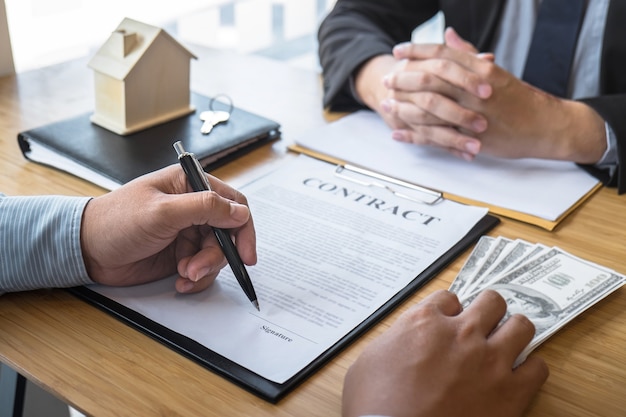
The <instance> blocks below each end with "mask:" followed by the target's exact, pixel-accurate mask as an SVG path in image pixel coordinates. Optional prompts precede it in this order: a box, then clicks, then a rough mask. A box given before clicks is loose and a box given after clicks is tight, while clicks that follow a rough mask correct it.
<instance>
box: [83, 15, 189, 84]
mask: <svg viewBox="0 0 626 417" xmlns="http://www.w3.org/2000/svg"><path fill="white" fill-rule="evenodd" d="M157 39H163V40H165V41H166V42H171V43H172V44H173V45H174V46H175V47H177V48H180V49H181V50H183V51H185V52H186V53H187V54H188V55H189V57H190V58H194V59H195V58H197V57H196V56H195V55H194V54H192V53H191V52H189V50H188V49H187V48H185V47H184V46H183V45H181V44H180V43H179V42H178V41H177V40H176V39H174V38H173V37H172V36H170V35H169V34H168V33H167V32H166V31H164V30H163V29H161V28H159V27H156V26H151V25H148V24H145V23H142V22H138V21H136V20H133V19H129V18H124V20H123V21H122V23H120V25H119V26H118V27H117V29H115V31H113V33H111V36H110V37H109V39H108V40H107V41H106V42H105V43H104V44H103V45H102V46H101V47H100V49H99V50H98V52H97V53H96V54H95V55H94V56H93V58H92V59H91V60H90V61H89V64H88V65H89V67H90V68H92V69H93V70H95V71H98V72H101V73H104V74H107V75H108V76H110V77H112V78H114V79H117V80H124V79H126V76H127V75H128V74H129V73H130V72H131V70H132V69H133V67H134V66H135V64H136V63H137V62H139V60H140V59H141V57H142V56H143V54H144V53H145V52H146V50H147V49H148V48H149V47H150V45H152V44H153V43H154V42H155V40H157Z"/></svg>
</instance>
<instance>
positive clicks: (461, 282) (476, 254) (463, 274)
mask: <svg viewBox="0 0 626 417" xmlns="http://www.w3.org/2000/svg"><path fill="white" fill-rule="evenodd" d="M495 240H496V238H493V237H490V236H481V238H480V239H479V240H478V243H476V246H475V247H474V250H473V251H472V253H470V255H469V257H468V258H467V260H466V261H465V264H464V265H463V266H462V267H461V270H460V271H459V273H458V275H457V276H456V278H455V279H454V282H452V285H450V288H449V289H448V290H449V291H450V292H453V293H455V294H457V295H459V294H460V291H461V290H462V289H464V288H465V286H466V282H469V280H470V279H471V277H472V275H473V274H474V272H475V271H476V270H477V269H478V268H479V267H480V265H481V264H482V262H483V260H484V258H485V257H486V256H487V254H488V253H489V249H490V248H491V245H492V244H493V243H494V242H495Z"/></svg>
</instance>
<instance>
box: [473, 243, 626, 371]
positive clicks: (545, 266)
mask: <svg viewBox="0 0 626 417" xmlns="http://www.w3.org/2000/svg"><path fill="white" fill-rule="evenodd" d="M624 283H626V277H624V276H623V275H620V274H618V273H616V272H615V271H612V270H609V269H607V268H603V267H601V266H599V265H596V264H593V263H591V262H587V261H584V260H582V259H580V258H578V257H576V256H573V255H571V254H569V253H567V252H565V251H563V250H561V249H559V248H551V249H550V250H548V251H547V252H545V253H543V254H542V255H540V256H538V257H535V258H534V259H532V260H531V261H530V262H528V263H526V264H523V265H521V266H520V267H518V268H517V269H514V270H512V271H510V272H508V273H506V274H505V275H503V276H501V277H500V278H498V279H497V280H496V281H493V282H491V283H490V284H489V285H488V286H486V287H484V288H483V289H481V290H479V291H475V292H473V293H471V294H470V295H469V296H467V297H466V298H464V299H463V300H462V304H463V305H464V306H467V305H469V304H470V303H471V302H472V301H473V300H474V299H475V298H476V296H477V295H478V294H479V293H480V292H481V291H483V290H484V289H485V288H489V289H493V290H495V291H497V292H498V293H499V294H500V295H502V297H504V299H505V300H506V302H507V306H508V307H507V313H506V315H505V317H504V319H503V320H506V319H508V317H510V315H511V314H514V313H521V314H523V315H525V316H526V317H528V318H529V319H530V321H532V322H533V324H534V325H535V336H534V338H533V340H532V341H531V343H530V344H529V345H528V347H527V348H526V349H525V350H524V351H523V352H522V354H521V355H520V357H519V358H518V362H517V363H521V361H523V360H525V358H526V356H527V355H528V354H529V353H530V352H531V351H532V350H534V349H535V348H536V347H537V346H539V345H540V344H541V343H543V341H545V340H546V339H547V338H549V337H550V336H551V335H552V334H554V333H555V332H556V331H558V330H559V329H560V328H561V327H563V326H564V325H565V324H567V323H568V322H569V321H571V320H572V319H573V318H574V317H576V316H578V315H579V314H580V313H582V312H583V311H585V310H586V309H587V308H589V307H590V306H592V305H593V304H595V303H597V302H598V301H599V300H601V299H603V298H604V297H606V296H607V295H609V294H610V293H612V292H613V291H615V290H616V289H618V288H620V287H621V286H622V285H624Z"/></svg>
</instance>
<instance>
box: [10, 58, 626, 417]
mask: <svg viewBox="0 0 626 417" xmlns="http://www.w3.org/2000/svg"><path fill="white" fill-rule="evenodd" d="M197 52H198V55H199V56H200V57H201V58H200V59H199V61H198V62H197V63H195V66H194V67H193V68H192V86H193V88H194V89H195V90H197V91H199V92H200V93H203V94H206V95H215V94H217V93H227V94H229V95H230V96H231V97H232V98H233V100H234V102H235V103H236V105H238V106H241V107H242V108H245V109H248V110H251V111H254V112H257V113H259V114H262V115H264V116H267V117H270V118H273V119H275V120H277V121H279V122H280V123H281V124H282V125H283V132H284V135H283V140H282V141H280V142H278V143H275V144H273V145H268V146H265V147H263V148H261V149H258V150H256V151H254V152H253V153H251V154H250V155H247V156H245V157H243V158H241V159H240V160H237V161H236V162H234V163H232V164H230V165H228V166H226V167H223V168H221V169H219V170H217V171H216V172H215V174H216V175H218V176H220V177H221V178H223V179H225V180H227V181H231V182H235V183H238V182H239V181H243V180H246V179H250V178H252V177H254V176H256V175H258V174H259V173H260V172H262V171H263V170H265V169H266V167H267V165H268V163H270V162H271V161H275V160H278V159H279V158H282V157H284V156H285V145H286V144H288V143H290V142H291V141H292V140H293V138H294V137H295V136H296V135H298V134H299V133H300V132H303V131H305V130H307V129H311V128H314V127H316V126H319V125H321V124H323V123H326V122H327V120H326V119H325V117H324V114H323V113H322V111H321V82H320V79H319V76H318V75H317V74H314V73H310V72H307V71H303V70H297V69H294V68H291V67H287V66H285V65H283V64H280V63H276V62H272V61H268V60H265V59H263V58H258V57H251V56H245V57H244V56H239V55H235V54H230V53H226V52H216V51H197ZM92 97H93V92H92V81H91V73H90V71H89V70H88V69H87V67H86V60H79V61H75V62H71V63H67V64H63V65H59V66H55V67H51V68H46V69H42V70H38V71H35V72H31V73H25V74H20V75H17V76H9V77H5V78H0V165H1V166H2V169H1V170H0V190H1V191H2V192H4V193H6V194H50V193H59V194H71V195H98V194H101V193H103V192H104V191H103V190H102V189H100V188H98V187H96V186H94V185H91V184H89V183H87V182H84V181H82V180H80V179H77V178H73V177H71V176H69V175H66V174H63V173H60V172H57V171H55V170H52V169H49V168H45V167H43V166H39V165H37V164H34V163H30V162H27V161H26V160H25V159H23V157H22V155H21V153H20V151H19V149H18V147H17V141H16V135H17V133H18V131H20V130H25V129H29V128H33V127H36V126H39V125H42V124H45V123H48V122H52V121H56V120H60V119H63V118H65V117H69V116H73V115H76V114H79V113H83V112H86V111H90V109H92V108H93V103H92V99H93V98H92ZM72 139H73V138H68V140H72ZM555 192H558V190H557V189H555ZM624 198H626V197H618V196H617V195H616V193H615V191H614V190H612V189H603V190H601V191H600V192H599V193H598V194H597V195H595V196H594V197H593V198H592V199H591V200H590V201H588V202H587V203H586V204H585V205H584V206H583V207H581V208H580V209H579V210H577V211H576V212H575V213H573V214H572V215H571V216H570V217H569V218H568V219H566V220H565V221H564V223H563V224H562V225H561V226H560V227H559V228H558V229H557V230H556V231H554V232H546V231H544V230H540V229H538V228H535V227H533V226H529V225H525V224H522V223H518V222H515V221H510V220H506V219H505V220H503V222H502V223H501V225H499V226H498V227H497V228H496V229H495V230H494V231H493V232H492V235H494V236H497V235H503V236H506V237H509V238H518V237H519V238H523V239H526V240H529V241H533V242H541V243H544V244H546V245H558V246H560V247H562V248H563V249H565V250H567V251H571V252H572V253H574V254H576V255H579V256H582V257H584V258H586V259H589V260H592V261H595V262H598V263H600V264H603V265H606V266H608V267H610V268H614V269H616V270H618V271H620V272H622V273H625V272H626V261H625V260H624V259H625V258H624V257H625V256H626V227H625V226H626V209H625V208H624V205H625V204H626V200H624ZM464 259H465V256H463V257H461V258H459V259H458V260H457V261H455V262H454V263H453V264H452V265H451V266H450V267H449V268H447V270H446V271H444V272H443V273H442V274H440V276H439V277H437V278H436V279H435V280H434V281H432V282H431V283H430V284H428V285H427V286H426V287H425V288H423V289H422V290H421V291H420V292H418V293H417V294H415V295H414V296H413V297H412V299H411V300H410V301H408V302H406V303H405V304H404V305H402V306H401V307H400V308H398V309H397V310H396V311H395V312H394V313H392V314H391V315H390V316H389V317H388V318H387V319H385V320H384V321H383V322H382V323H380V324H379V325H378V326H376V327H375V328H374V329H373V330H371V331H370V332H369V333H368V334H366V335H365V336H364V337H362V338H361V339H360V340H358V341H357V342H355V343H354V344H353V345H351V346H350V347H349V348H347V349H346V350H344V351H343V352H342V353H341V354H339V355H338V356H337V357H336V358H335V359H334V360H332V362H331V363H329V364H328V365H327V366H325V367H324V368H323V369H321V370H320V371H319V372H317V373H316V374H314V375H313V376H312V377H311V378H309V379H308V380H307V381H305V382H304V383H303V384H302V385H301V386H300V387H298V388H297V389H296V390H295V391H294V392H293V393H291V394H290V395H288V396H287V397H286V398H285V399H284V400H282V401H281V402H280V403H278V404H277V405H272V404H269V403H266V402H264V401H262V400H260V399H258V398H257V397H255V396H254V395H252V394H249V393H248V392H246V391H244V390H242V389H240V388H239V387H237V386H235V385H233V384H232V383H230V382H228V381H226V380H225V379H223V378H221V377H219V376H217V375H215V374H213V373H211V372H210V371H208V370H206V369H204V368H202V367H200V366H198V365H196V364H195V363H194V362H192V361H190V360H188V359H186V358H184V357H182V356H180V355H179V354H177V353H175V352H173V351H172V350H170V349H168V348H166V347H164V346H163V345H161V344H159V343H158V342H155V341H154V340H152V339H150V338H149V337H147V336H144V335H143V334H141V333H139V332H138V331H135V330H133V329H131V328H130V327H128V326H126V325H124V324H122V323H121V322H119V321H117V320H116V319H114V318H112V317H110V316H108V315H107V314H105V313H103V312H101V311H99V310H97V309H96V308H94V307H91V306H90V305H87V304H86V303H84V302H82V301H80V300H78V299H76V298H74V297H73V296H71V295H70V294H68V293H67V292H65V291H63V290H43V291H34V292H26V293H20V294H7V295H4V296H2V297H0V361H2V362H3V363H5V364H7V365H9V366H10V367H12V368H13V369H15V370H16V371H18V372H19V373H21V374H22V375H24V376H25V377H27V378H28V379H30V380H32V381H34V382H36V383H37V384H39V385H40V386H42V387H44V388H45V389H47V390H48V391H50V392H51V393H52V394H54V395H56V396H57V397H59V398H61V399H62V400H64V401H66V402H67V403H69V404H71V405H73V406H74V407H75V408H77V409H79V410H81V411H83V412H85V413H87V414H90V415H95V416H115V417H118V416H125V415H128V416H142V417H149V416H186V417H189V416H203V417H206V416H233V415H245V416H257V417H258V416H325V417H326V416H338V415H340V401H341V389H342V388H341V387H342V382H343V376H344V373H345V371H346V369H347V367H348V366H349V365H350V363H352V361H353V360H354V359H355V358H356V357H357V355H358V354H359V352H360V351H361V350H362V349H363V347H364V346H365V345H366V344H367V343H368V342H369V341H370V340H372V338H374V337H375V336H377V335H379V334H380V333H381V332H382V331H383V330H385V329H386V328H387V327H388V326H389V324H390V323H392V322H393V320H394V319H395V318H396V317H397V315H398V314H399V313H400V312H401V311H403V310H405V309H406V308H407V306H409V305H411V304H413V303H414V302H417V301H419V300H420V299H422V298H423V297H424V296H425V295H426V294H429V293H430V292H432V291H433V290H435V289H440V288H447V287H448V286H449V284H450V282H451V280H452V279H453V278H454V276H455V275H456V274H457V272H458V270H459V268H460V267H461V266H462V264H463V262H464ZM537 354H539V355H542V356H543V357H544V358H546V360H547V361H548V364H549V366H550V369H551V376H550V378H549V380H548V382H547V383H546V384H545V386H544V387H543V389H542V390H541V392H540V394H539V395H538V397H537V398H536V400H535V401H534V402H533V404H532V406H531V407H530V409H529V410H528V412H527V415H528V416H542V417H550V416H555V417H556V416H623V415H624V414H625V413H626V292H625V290H623V289H622V290H620V291H617V292H616V293H614V294H613V295H611V296H610V297H609V298H608V299H606V300H604V301H602V302H601V303H600V304H599V305H597V306H595V307H593V308H592V309H591V310H590V311H588V312H587V313H586V314H583V315H582V317H580V318H578V319H577V320H575V321H574V322H572V323H571V324H569V325H568V326H567V327H566V328H565V329H563V330H562V331H561V332H559V333H558V334H556V335H555V336H553V337H552V338H551V339H549V340H548V341H547V342H546V343H545V344H544V345H543V346H542V347H540V348H539V349H538V351H537Z"/></svg>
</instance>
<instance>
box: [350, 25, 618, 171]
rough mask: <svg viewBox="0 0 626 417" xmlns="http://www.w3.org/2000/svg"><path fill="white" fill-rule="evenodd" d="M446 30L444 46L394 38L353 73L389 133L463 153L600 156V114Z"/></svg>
mask: <svg viewBox="0 0 626 417" xmlns="http://www.w3.org/2000/svg"><path fill="white" fill-rule="evenodd" d="M444 37H445V44H443V45H439V44H413V43H403V44H399V45H397V46H396V47H395V48H394V49H393V56H391V55H381V56H379V57H376V58H374V59H372V60H370V61H368V62H367V63H366V64H365V65H364V66H363V67H362V69H361V70H360V71H359V73H358V74H357V77H356V80H355V86H356V90H357V93H358V94H359V95H360V97H361V98H362V99H363V100H364V101H365V103H366V104H367V105H368V106H369V107H371V108H372V109H374V110H376V111H377V112H378V113H380V114H381V116H382V117H383V119H384V120H385V122H386V123H387V124H388V125H389V126H390V127H391V128H392V129H393V132H392V138H393V139H395V140H398V141H401V142H408V143H414V144H417V145H432V146H436V147H440V148H444V149H446V150H448V151H450V152H451V153H453V154H454V155H457V156H459V157H461V158H463V159H466V160H473V159H474V158H475V157H476V155H477V154H479V153H485V154H489V155H493V156H498V157H505V158H525V157H534V158H547V159H559V160H569V161H574V162H578V163H595V162H597V161H598V160H599V159H600V158H601V157H602V155H603V154H604V151H605V150H606V133H605V128H604V120H603V119H602V118H601V117H600V116H599V115H598V114H597V113H596V112H595V111H594V110H593V109H591V108H590V107H589V106H587V105H585V104H583V103H580V102H577V101H573V100H565V99H561V98H558V97H555V96H552V95H550V94H548V93H545V92H543V91H541V90H539V89H537V88H535V87H533V86H531V85H529V84H527V83H525V82H523V81H521V80H520V79H518V78H517V77H515V76H514V75H513V74H511V73H509V72H507V71H506V70H504V69H503V68H501V67H499V66H498V65H496V64H495V63H494V56H493V54H490V53H484V54H480V53H478V51H477V50H476V48H475V47H474V46H473V45H471V44H470V43H468V42H467V41H465V40H463V39H462V38H461V37H460V36H459V35H458V34H457V33H456V32H455V31H454V30H453V29H451V28H448V29H447V30H446V32H445V35H444ZM381 80H382V81H381Z"/></svg>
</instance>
